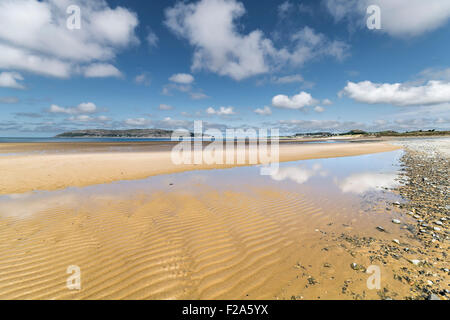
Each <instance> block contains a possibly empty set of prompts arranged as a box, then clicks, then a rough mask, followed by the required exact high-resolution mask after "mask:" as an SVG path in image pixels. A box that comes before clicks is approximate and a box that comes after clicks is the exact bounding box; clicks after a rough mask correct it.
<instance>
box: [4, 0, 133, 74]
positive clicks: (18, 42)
mask: <svg viewBox="0 0 450 320" xmlns="http://www.w3.org/2000/svg"><path fill="white" fill-rule="evenodd" d="M73 4H74V3H73V1H69V0H58V1H55V0H43V1H37V0H2V1H0V68H3V69H10V70H22V71H27V72H33V73H37V74H43V75H47V76H53V77H61V78H65V77H69V76H71V75H72V74H75V73H77V72H78V70H80V69H83V68H84V67H86V65H89V64H91V63H100V62H103V63H105V62H107V61H110V60H112V59H114V58H115V56H116V54H117V53H118V52H119V51H120V50H122V49H124V48H126V47H127V46H129V45H130V44H133V43H137V42H138V40H137V38H136V36H135V28H136V26H137V25H138V19H137V16H136V14H135V13H133V12H131V11H129V10H127V9H125V8H122V7H116V8H115V9H112V8H110V7H109V5H108V3H107V2H106V1H104V0H98V1H90V0H79V1H76V5H78V6H79V7H80V11H81V16H80V17H81V29H75V30H70V29H69V28H67V19H68V17H69V15H68V14H67V13H66V10H67V8H68V7H69V6H70V5H73ZM114 75H115V74H114Z"/></svg>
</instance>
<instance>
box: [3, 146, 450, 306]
mask: <svg viewBox="0 0 450 320" xmlns="http://www.w3.org/2000/svg"><path fill="white" fill-rule="evenodd" d="M355 146H356V150H355V149H354V148H355ZM77 148H78V149H77V150H74V149H73V148H69V150H70V152H64V154H63V155H61V154H58V153H57V152H56V151H52V152H49V154H47V153H46V154H42V155H35V154H31V155H29V154H27V155H22V156H19V157H18V158H23V159H24V161H25V159H35V158H36V157H43V159H46V160H42V161H49V159H52V161H55V163H57V160H56V159H58V157H62V159H65V161H62V162H63V163H62V164H61V167H60V169H59V170H63V169H66V171H65V172H66V175H67V176H69V172H70V170H67V169H68V168H70V166H73V168H77V169H78V170H79V171H75V172H71V173H70V175H74V176H76V175H77V174H78V175H80V176H81V177H82V179H85V174H86V173H87V172H86V169H85V167H88V166H87V164H86V163H78V164H76V163H75V162H71V161H75V160H78V161H79V160H80V159H82V158H84V157H86V158H84V159H85V160H86V159H95V158H96V157H100V158H101V159H102V157H104V158H103V159H115V158H116V157H119V159H121V160H122V161H124V162H125V163H126V164H127V165H128V166H130V165H131V166H132V167H134V165H135V164H138V163H140V164H141V165H144V163H143V162H144V159H147V160H148V157H150V156H153V158H152V159H155V154H151V155H149V154H147V152H146V151H145V150H139V151H137V152H134V153H132V154H133V156H136V157H137V156H138V155H139V154H140V155H141V156H142V157H143V158H142V159H140V161H142V162H133V159H134V157H133V158H132V160H131V162H127V160H126V157H125V155H124V154H123V153H124V151H123V150H121V151H115V152H111V151H108V152H105V151H104V150H99V149H97V150H95V152H86V150H83V148H79V146H78V147H77ZM95 148H99V147H98V146H95ZM281 148H285V149H284V150H283V151H282V154H284V157H285V158H284V159H285V160H286V159H290V158H289V157H293V158H294V159H295V158H296V157H305V158H308V157H311V158H315V157H318V158H320V157H322V158H325V159H322V160H307V161H299V162H289V163H283V164H281V168H280V170H279V171H278V173H275V174H273V175H272V176H260V175H259V171H258V169H257V168H255V167H241V168H233V169H226V170H206V171H189V170H191V169H188V168H184V169H183V170H185V172H182V173H175V174H163V175H158V176H152V177H150V178H148V179H145V180H133V181H118V182H113V183H108V184H104V185H92V186H87V187H82V188H78V187H69V188H67V189H61V190H56V191H38V192H31V193H22V194H8V195H3V196H0V299H295V300H302V299H313V300H316V299H423V298H428V297H429V296H430V294H434V297H438V298H441V299H445V298H446V297H447V293H446V292H445V291H442V290H443V289H444V288H448V285H449V284H450V283H449V277H448V275H447V273H446V272H444V271H443V270H445V268H447V267H448V258H447V256H446V252H447V251H448V233H447V236H445V235H444V236H443V237H441V238H440V240H439V241H442V242H438V243H436V242H434V243H433V244H432V245H430V243H424V241H423V236H421V235H420V234H417V230H416V229H415V228H414V226H415V225H417V221H416V218H415V217H413V216H411V215H410V214H409V212H408V209H409V207H408V205H407V204H405V203H409V202H407V201H408V199H403V198H401V196H400V195H398V194H397V192H396V191H395V190H396V188H397V187H398V183H400V182H401V181H400V180H402V179H403V178H401V177H402V175H399V174H398V172H397V170H399V169H400V167H398V168H397V167H395V166H393V164H394V163H395V160H394V159H395V156H392V155H391V154H392V153H394V154H398V155H401V154H402V151H396V152H388V153H378V154H369V155H364V156H358V157H342V158H333V159H327V157H333V156H334V157H336V156H344V155H351V154H352V153H357V154H359V152H362V151H366V153H369V152H381V151H383V150H384V149H383V148H387V149H388V150H389V149H390V148H395V147H392V146H390V145H386V144H377V143H371V144H327V145H324V144H322V145H300V146H297V145H294V146H292V145H286V146H282V147H281ZM100 149H101V148H100ZM300 149H301V150H302V151H303V152H302V153H301V154H299V153H298V151H299V150H300ZM58 150H60V148H59V149H58ZM158 153H162V154H164V151H159V152H156V154H158ZM160 156H161V157H163V156H164V155H160ZM165 156H166V157H167V155H165ZM15 157H16V156H7V157H5V158H4V159H2V160H5V159H9V160H11V159H13V158H15ZM80 157H81V158H80ZM120 157H122V158H120ZM138 158H139V157H138ZM68 159H69V160H70V159H72V160H70V161H68V162H67V160H68ZM162 159H163V158H161V161H163V160H162ZM402 159H403V158H402ZM27 161H28V160H27ZM27 161H25V162H24V163H25V164H28V162H27ZM286 161H287V160H286ZM37 163H38V164H40V165H42V162H37ZM114 163H115V162H114V161H113V162H111V163H110V164H109V165H110V167H109V168H108V170H110V171H108V170H105V171H103V173H104V174H105V175H107V176H108V177H110V176H111V172H113V171H114V166H113V164H114ZM119 163H120V162H118V163H116V164H119ZM68 164H70V166H69V167H68ZM420 165H421V166H422V165H424V164H423V163H420ZM144 168H146V167H144ZM137 169H142V167H139V168H137ZM195 169H197V168H195ZM205 169H209V168H205ZM40 170H42V168H40ZM90 170H92V171H91V174H95V169H94V168H91V169H90ZM97 170H100V171H101V170H102V168H101V167H100V166H98V167H97ZM186 170H187V171H186ZM411 170H417V169H414V168H411ZM28 174H30V175H32V173H31V171H28ZM105 175H103V176H102V177H103V178H104V177H105ZM428 178H429V179H430V182H432V181H431V179H432V177H431V176H428ZM24 179H25V177H24ZM73 179H75V178H73ZM118 180H124V179H118ZM24 181H26V179H25V180H24ZM74 181H81V180H74ZM83 181H84V182H85V181H86V180H83ZM69 182H71V183H72V182H73V181H72V180H69ZM433 183H434V181H433ZM75 186H76V184H75ZM61 188H62V187H61ZM419 188H420V186H419ZM400 190H402V189H400ZM417 192H423V191H421V190H418V191H417ZM424 196H425V197H426V191H425V193H424ZM443 201H448V199H447V198H445V200H443ZM411 203H412V204H414V202H411ZM446 204H447V203H444V208H445V205H446ZM414 205H415V206H416V205H417V204H414ZM445 214H447V213H445ZM394 219H396V220H399V221H400V223H399V224H397V223H393V220H394ZM430 219H434V218H430ZM433 221H434V220H433ZM444 223H446V222H445V221H444ZM378 226H381V227H382V228H383V230H384V231H383V232H381V231H380V230H378V229H377V227H378ZM441 228H442V227H441ZM443 230H444V229H443ZM445 232H447V230H446V229H445ZM436 245H440V246H441V247H440V248H438V247H436ZM412 261H414V262H415V261H417V265H415V264H413V263H412ZM70 265H76V266H79V267H80V269H81V287H82V288H81V290H79V291H78V290H68V289H67V287H66V280H67V278H68V276H69V274H67V272H66V270H67V268H68V266H70ZM369 266H377V267H379V268H380V272H381V287H380V288H379V289H369V288H368V287H367V280H368V278H369V276H370V274H367V273H366V272H365V270H366V269H367V268H369ZM447 272H448V271H447ZM428 281H432V282H433V283H432V284H429V283H428Z"/></svg>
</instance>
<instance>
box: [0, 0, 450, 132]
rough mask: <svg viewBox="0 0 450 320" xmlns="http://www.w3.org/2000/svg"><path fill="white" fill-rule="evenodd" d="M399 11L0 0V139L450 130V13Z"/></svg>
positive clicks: (379, 1)
mask: <svg viewBox="0 0 450 320" xmlns="http://www.w3.org/2000/svg"><path fill="white" fill-rule="evenodd" d="M396 3H397V5H393V4H392V1H388V0H372V1H369V0H362V1H354V0H346V1H343V0H321V1H306V0H305V1H294V0H291V1H274V0H260V1H238V0H199V1H187V2H180V1H138V0H134V1H118V0H116V1H86V0H83V1H75V0H73V1H69V0H44V1H39V2H38V1H36V0H14V1H12V0H0V21H1V22H0V136H28V137H30V136H53V135H55V134H57V133H61V132H63V131H67V130H75V129H88V128H117V129H118V128H121V129H126V128H168V129H173V128H191V127H192V125H193V121H194V120H203V121H205V122H206V123H207V126H209V127H218V128H227V127H229V128H249V127H255V128H279V129H280V131H281V132H282V133H296V132H312V131H333V132H342V131H345V130H349V129H357V128H359V129H365V130H386V129H393V130H399V131H403V130H414V129H449V127H450V55H449V54H448V52H449V49H450V41H448V39H449V36H450V23H449V20H450V3H449V1H447V0H430V1H428V2H425V1H419V0H409V1H406V0H397V1H396ZM370 4H376V5H378V7H379V8H380V12H381V20H380V21H381V29H380V30H369V29H368V28H367V26H366V20H367V18H368V15H367V14H366V9H367V7H368V6H369V5H370ZM70 5H77V6H78V7H79V8H80V18H81V28H80V29H74V30H70V29H68V28H67V19H68V17H70V16H72V14H67V12H66V10H67V8H68V7H69V6H70Z"/></svg>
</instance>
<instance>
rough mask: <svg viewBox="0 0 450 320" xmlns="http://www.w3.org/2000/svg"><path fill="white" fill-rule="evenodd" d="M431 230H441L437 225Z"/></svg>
mask: <svg viewBox="0 0 450 320" xmlns="http://www.w3.org/2000/svg"><path fill="white" fill-rule="evenodd" d="M433 230H434V231H441V228H439V227H434V228H433Z"/></svg>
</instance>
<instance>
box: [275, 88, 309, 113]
mask: <svg viewBox="0 0 450 320" xmlns="http://www.w3.org/2000/svg"><path fill="white" fill-rule="evenodd" d="M317 103H318V101H317V100H316V99H314V98H313V97H312V96H311V94H309V93H307V92H305V91H302V92H300V93H299V94H296V95H294V96H292V97H288V96H286V95H284V94H279V95H277V96H275V97H273V98H272V105H273V106H274V107H277V108H286V109H302V108H304V107H307V106H312V105H315V104H317Z"/></svg>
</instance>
